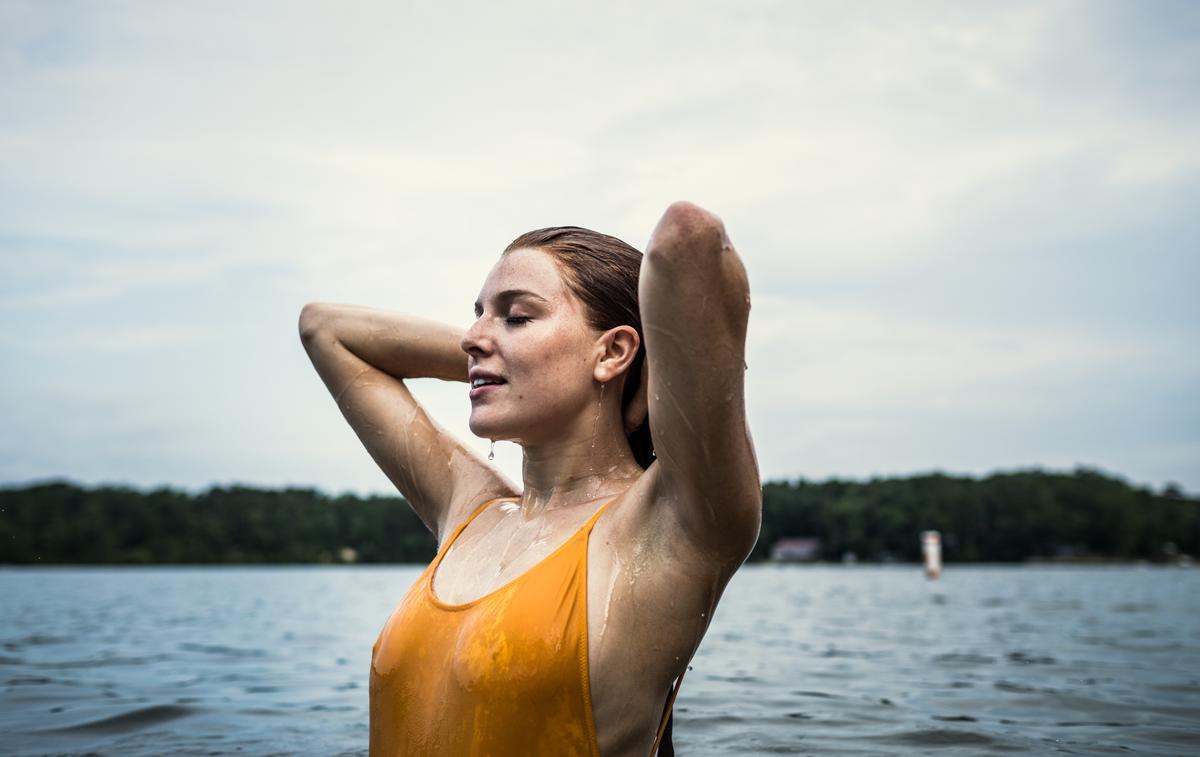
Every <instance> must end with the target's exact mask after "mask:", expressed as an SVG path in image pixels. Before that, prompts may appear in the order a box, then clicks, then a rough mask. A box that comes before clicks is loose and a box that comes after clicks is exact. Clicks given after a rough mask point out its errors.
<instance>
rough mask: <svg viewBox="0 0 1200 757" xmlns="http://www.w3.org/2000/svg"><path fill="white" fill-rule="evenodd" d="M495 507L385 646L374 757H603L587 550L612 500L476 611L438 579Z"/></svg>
mask: <svg viewBox="0 0 1200 757" xmlns="http://www.w3.org/2000/svg"><path fill="white" fill-rule="evenodd" d="M495 501H496V500H495V499H493V500H489V501H487V502H485V503H483V504H482V505H480V506H479V508H478V509H477V510H475V512H473V513H471V515H470V517H468V518H467V519H466V520H465V521H463V522H462V523H461V524H460V525H459V526H458V527H457V528H456V529H455V530H454V532H453V533H452V534H451V535H450V538H449V539H448V540H447V541H446V544H445V546H444V547H443V548H442V549H441V550H440V551H439V552H438V554H437V556H436V557H435V558H434V559H433V562H431V563H430V564H429V566H428V567H427V568H426V569H425V572H424V573H422V574H421V576H420V578H418V579H417V581H416V582H415V583H414V584H413V586H412V588H411V589H409V591H408V594H407V595H406V596H405V597H404V599H403V600H402V601H401V602H400V606H399V607H398V608H397V609H396V611H395V612H394V613H392V616H391V618H389V619H388V621H387V623H386V624H385V625H384V627H383V631H382V632H380V634H379V638H378V639H377V640H376V641H375V646H374V648H373V649H372V654H371V741H370V757H408V756H409V755H422V756H429V757H440V756H441V755H445V756H446V757H451V756H453V757H510V756H515V755H556V756H559V755H560V756H562V757H568V756H570V755H578V756H579V757H585V756H586V757H599V755H600V749H599V746H598V744H597V740H596V724H595V721H593V719H592V701H591V691H590V687H589V683H588V637H587V545H588V534H590V533H591V530H592V526H593V525H594V524H595V522H596V520H597V518H599V517H600V514H601V513H602V512H604V510H605V509H606V508H607V507H608V505H610V504H612V501H611V500H610V501H609V502H608V503H605V505H604V506H603V507H601V508H600V509H599V510H597V511H596V514H595V515H593V516H592V517H591V518H590V519H588V521H587V523H585V524H584V526H583V527H582V528H580V529H579V530H578V531H577V532H576V533H575V534H574V535H573V536H572V537H571V538H569V539H567V541H566V542H564V543H563V544H562V545H561V546H559V547H558V548H557V549H555V550H554V551H553V552H551V553H550V554H549V555H548V556H547V557H546V558H545V559H543V560H542V561H541V562H539V563H538V564H537V565H535V566H533V567H532V568H530V569H529V570H527V571H526V572H525V573H523V574H522V575H520V576H518V577H517V578H515V579H513V580H512V581H510V582H508V583H507V584H505V585H504V586H501V587H500V588H498V589H496V590H495V591H492V592H491V593H489V594H486V595H484V596H482V597H480V598H478V599H476V600H473V601H471V602H466V603H464V604H457V605H452V604H447V603H445V602H442V601H441V600H440V599H438V598H437V597H436V596H435V595H434V593H433V575H434V572H435V571H436V570H437V567H438V565H439V564H440V563H441V561H442V558H443V557H445V556H446V552H447V551H448V550H449V549H450V546H451V545H452V544H453V543H454V540H455V539H456V538H458V535H459V534H460V533H462V531H463V529H464V528H466V526H467V524H468V523H470V522H471V521H472V520H474V519H475V516H477V515H479V513H481V512H483V510H484V509H486V508H487V506H488V505H490V504H491V503H492V502H495ZM682 678H683V676H680V680H679V681H677V683H676V686H675V689H674V691H673V692H672V693H671V695H670V698H669V700H668V702H667V705H666V709H665V710H664V712H663V722H662V723H661V724H660V726H659V730H658V739H655V742H654V751H657V749H658V744H659V739H661V738H662V735H663V730H664V727H665V726H666V721H667V716H668V714H669V712H670V707H671V704H672V703H673V702H674V700H675V695H676V694H677V693H678V691H679V685H678V684H679V683H681V682H682ZM654 751H652V752H651V755H653V754H654Z"/></svg>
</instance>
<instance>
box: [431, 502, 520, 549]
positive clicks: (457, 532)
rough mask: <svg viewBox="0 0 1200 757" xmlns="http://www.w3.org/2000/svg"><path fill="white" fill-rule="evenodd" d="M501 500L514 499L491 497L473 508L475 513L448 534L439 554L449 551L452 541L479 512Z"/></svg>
mask: <svg viewBox="0 0 1200 757" xmlns="http://www.w3.org/2000/svg"><path fill="white" fill-rule="evenodd" d="M502 499H514V498H513V497H493V498H491V499H489V500H488V501H487V502H484V503H483V504H482V505H480V506H479V507H477V508H475V511H474V512H473V513H471V514H470V515H468V516H467V517H466V518H464V519H463V521H462V523H459V524H458V525H457V526H455V527H454V530H453V531H451V532H450V538H448V539H446V543H445V544H443V545H442V549H441V552H445V551H446V550H448V549H450V545H451V544H453V543H454V540H455V539H457V538H458V535H459V534H461V533H462V532H463V529H464V528H466V527H467V525H468V524H470V522H471V521H473V520H475V518H476V516H478V515H479V514H480V513H481V512H483V511H484V510H486V509H487V508H488V505H490V504H492V503H493V502H499V501H500V500H502Z"/></svg>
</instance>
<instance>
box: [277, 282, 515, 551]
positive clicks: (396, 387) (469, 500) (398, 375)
mask: <svg viewBox="0 0 1200 757" xmlns="http://www.w3.org/2000/svg"><path fill="white" fill-rule="evenodd" d="M299 328H300V338H301V341H302V342H303V344H304V349H305V351H306V352H307V353H308V356H309V358H310V359H311V360H312V363H313V366H314V367H315V368H316V369H317V373H318V374H319V375H320V376H321V380H322V381H324V383H325V386H326V388H328V389H329V393H330V394H331V395H332V396H333V398H334V401H335V402H336V403H337V406H338V409H339V410H341V411H342V415H343V416H345V418H346V420H347V422H349V424H350V427H351V428H353V429H354V433H355V434H357V435H358V438H359V440H360V441H362V443H363V446H365V447H366V448H367V452H369V453H370V455H371V457H372V458H373V459H374V460H375V462H376V464H378V465H379V467H380V469H382V470H383V472H384V474H385V475H386V476H387V477H388V479H389V480H390V481H391V482H392V483H393V484H394V485H395V486H396V489H397V490H398V491H399V492H400V494H402V495H403V496H404V498H405V499H406V500H407V501H408V503H409V504H410V505H411V506H412V508H413V510H415V511H416V513H417V515H418V516H419V517H420V518H421V520H422V521H423V522H424V523H425V525H426V527H428V528H429V530H430V531H431V532H433V534H434V535H435V536H437V538H438V542H439V544H440V543H441V539H442V535H443V534H444V533H445V532H446V531H447V530H448V529H447V526H448V525H450V526H453V525H454V524H455V523H457V522H458V520H459V519H460V518H461V516H462V515H463V514H464V513H465V511H466V510H467V509H468V508H470V507H473V506H475V505H478V504H479V503H480V502H482V501H484V500H486V499H487V498H488V497H489V496H504V495H507V494H510V493H511V491H512V489H513V487H512V484H511V483H509V482H508V481H506V480H505V479H504V477H503V476H502V475H501V474H500V473H499V472H497V471H496V469H495V468H493V467H492V466H490V465H488V464H487V463H486V462H485V461H483V460H482V459H480V457H479V456H478V455H476V454H475V453H474V452H473V451H472V450H470V449H468V448H466V447H465V446H464V445H463V444H462V443H461V442H460V441H459V440H458V439H457V438H455V437H454V435H453V434H451V433H450V432H448V431H447V430H445V429H444V428H442V426H440V425H439V424H438V423H437V422H436V421H435V420H434V419H433V418H431V417H430V416H429V415H428V414H427V413H426V412H425V409H424V408H423V407H421V405H420V403H419V402H417V400H416V398H414V397H413V395H412V393H411V392H410V391H409V390H408V387H407V386H405V385H404V379H410V378H438V379H442V380H445V381H462V382H464V383H465V382H466V381H467V355H466V353H465V352H463V350H462V347H461V346H460V343H461V341H462V337H463V329H461V328H456V327H454V326H448V325H446V324H442V323H437V322H435V321H430V320H427V319H423V318H418V317H416V316H409V315H404V314H401V313H396V312H392V311H388V310H381V309H376V308H367V307H362V306H358V305H341V304H331V303H309V304H307V305H305V306H304V309H303V310H302V311H301V313H300V323H299ZM464 393H465V390H464ZM465 401H466V400H465V399H464V402H465Z"/></svg>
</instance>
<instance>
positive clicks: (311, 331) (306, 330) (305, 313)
mask: <svg viewBox="0 0 1200 757" xmlns="http://www.w3.org/2000/svg"><path fill="white" fill-rule="evenodd" d="M324 320H325V312H324V308H323V307H322V306H321V303H319V302H310V303H308V304H306V305H305V306H304V307H303V308H301V309H300V321H299V323H298V324H297V326H298V328H299V331H300V341H302V342H309V341H312V339H313V337H314V336H316V334H317V332H318V331H319V330H320V329H321V325H322V324H323V322H324Z"/></svg>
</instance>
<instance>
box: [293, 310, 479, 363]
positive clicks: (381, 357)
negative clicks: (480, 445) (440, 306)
mask: <svg viewBox="0 0 1200 757" xmlns="http://www.w3.org/2000/svg"><path fill="white" fill-rule="evenodd" d="M463 333H464V330H463V329H462V328H459V327H456V326H450V325H447V324H444V323H439V322H437V321H431V320H428V319H426V318H420V317H417V316H413V315H406V314H404V313H397V312H395V311H391V310H383V309H379V308H368V307H363V306H361V305H343V304H337V303H327V302H312V303H309V304H307V305H305V306H304V309H303V310H302V311H301V313H300V337H301V340H302V341H303V342H304V348H305V349H306V350H307V351H308V352H309V353H310V354H312V353H313V351H314V350H316V351H320V350H323V349H326V348H329V347H334V346H337V345H341V346H342V347H344V348H345V349H347V350H349V351H350V352H352V353H354V354H355V355H356V356H358V357H359V358H361V359H362V360H364V361H365V362H367V363H370V364H371V365H373V366H375V367H376V368H378V369H380V370H381V371H384V372H385V373H389V374H391V375H393V376H395V377H396V378H399V379H405V378H439V379H443V380H446V381H463V382H465V381H466V380H467V355H466V353H465V352H463V350H462V347H461V342H462V337H463Z"/></svg>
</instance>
